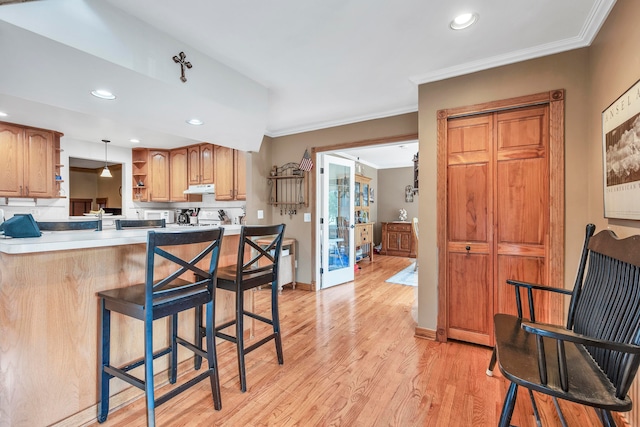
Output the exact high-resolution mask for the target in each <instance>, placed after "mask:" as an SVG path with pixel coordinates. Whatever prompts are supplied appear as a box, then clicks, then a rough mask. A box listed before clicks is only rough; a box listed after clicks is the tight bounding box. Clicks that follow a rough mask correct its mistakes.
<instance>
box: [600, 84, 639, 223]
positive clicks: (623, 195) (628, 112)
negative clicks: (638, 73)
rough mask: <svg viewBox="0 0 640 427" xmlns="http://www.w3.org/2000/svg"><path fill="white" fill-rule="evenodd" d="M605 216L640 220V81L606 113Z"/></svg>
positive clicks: (603, 114) (603, 129)
mask: <svg viewBox="0 0 640 427" xmlns="http://www.w3.org/2000/svg"><path fill="white" fill-rule="evenodd" d="M602 159H603V178H604V216H605V217H606V218H620V219H635V220H640V80H638V81H637V82H636V83H635V84H634V85H633V86H632V87H631V88H629V90H627V91H626V92H625V93H624V94H622V96H620V97H619V98H618V99H616V100H615V102H614V103H613V104H611V105H610V106H609V107H607V109H605V110H604V111H603V112H602Z"/></svg>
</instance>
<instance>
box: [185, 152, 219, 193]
mask: <svg viewBox="0 0 640 427" xmlns="http://www.w3.org/2000/svg"><path fill="white" fill-rule="evenodd" d="M187 150H188V160H187V162H188V165H187V170H188V182H189V185H198V184H213V183H214V176H213V168H214V160H213V156H214V154H213V153H214V145H213V144H198V145H192V146H190V147H187Z"/></svg>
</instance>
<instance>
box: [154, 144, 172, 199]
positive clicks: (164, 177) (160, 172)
mask: <svg viewBox="0 0 640 427" xmlns="http://www.w3.org/2000/svg"><path fill="white" fill-rule="evenodd" d="M169 164H170V162H169V151H168V150H149V164H148V167H149V176H148V179H149V183H150V184H149V201H150V202H168V201H170V199H171V198H170V190H169V180H170V175H169Z"/></svg>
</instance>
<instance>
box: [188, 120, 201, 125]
mask: <svg viewBox="0 0 640 427" xmlns="http://www.w3.org/2000/svg"><path fill="white" fill-rule="evenodd" d="M187 123H189V124H190V125H194V126H200V125H203V124H204V122H203V121H202V120H200V119H189V120H187Z"/></svg>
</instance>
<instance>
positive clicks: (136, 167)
mask: <svg viewBox="0 0 640 427" xmlns="http://www.w3.org/2000/svg"><path fill="white" fill-rule="evenodd" d="M148 161H149V150H148V149H146V148H134V149H132V150H131V168H132V174H133V192H132V193H133V200H135V201H137V202H146V201H148V200H149V194H148V189H149V187H148V185H147V182H148V179H147V176H148V168H147V162H148Z"/></svg>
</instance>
